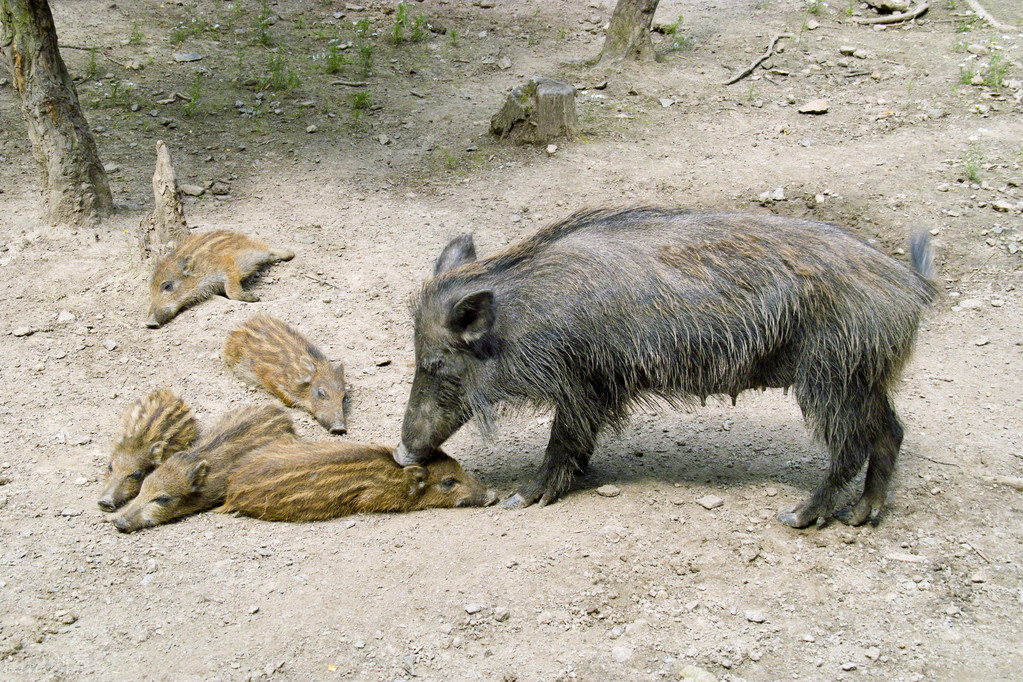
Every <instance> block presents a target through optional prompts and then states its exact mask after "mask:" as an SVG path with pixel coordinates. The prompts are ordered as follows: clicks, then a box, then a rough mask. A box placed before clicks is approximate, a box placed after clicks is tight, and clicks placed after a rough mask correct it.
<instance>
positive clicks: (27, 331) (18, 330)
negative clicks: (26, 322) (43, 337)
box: [11, 327, 36, 336]
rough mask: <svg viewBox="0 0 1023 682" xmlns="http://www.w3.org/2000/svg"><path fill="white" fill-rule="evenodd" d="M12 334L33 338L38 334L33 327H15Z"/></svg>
mask: <svg viewBox="0 0 1023 682" xmlns="http://www.w3.org/2000/svg"><path fill="white" fill-rule="evenodd" d="M11 333H12V334H14V335H15V336H31V335H32V334H35V333H36V330H35V329H32V327H15V328H14V330H13V331H12V332H11Z"/></svg>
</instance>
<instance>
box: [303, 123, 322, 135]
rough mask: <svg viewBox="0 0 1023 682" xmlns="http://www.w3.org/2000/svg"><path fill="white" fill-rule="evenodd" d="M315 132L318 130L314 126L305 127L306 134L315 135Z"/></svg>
mask: <svg viewBox="0 0 1023 682" xmlns="http://www.w3.org/2000/svg"><path fill="white" fill-rule="evenodd" d="M317 130H319V128H317V127H316V125H315V124H310V125H307V126H306V128H305V131H306V132H307V133H315V132H316V131H317Z"/></svg>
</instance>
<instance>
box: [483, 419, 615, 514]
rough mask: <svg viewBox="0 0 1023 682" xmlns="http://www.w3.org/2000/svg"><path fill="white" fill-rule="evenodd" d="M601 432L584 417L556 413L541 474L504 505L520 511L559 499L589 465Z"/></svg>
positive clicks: (597, 426) (510, 497)
mask: <svg viewBox="0 0 1023 682" xmlns="http://www.w3.org/2000/svg"><path fill="white" fill-rule="evenodd" d="M599 430H600V426H599V425H598V424H593V423H592V422H590V421H589V420H586V419H585V418H566V416H565V414H564V412H562V411H560V410H559V411H557V412H555V414H554V425H553V426H552V427H551V438H550V441H549V442H548V443H547V452H546V454H545V456H544V460H543V464H542V465H540V471H539V473H538V474H537V476H536V478H534V479H533V480H532V481H530V482H529V483H527V484H526V485H524V486H522V488H521V489H519V491H518V492H516V493H514V494H513V495H511V496H509V497H508V498H507V499H506V500H505V501H504V502H502V503H501V506H502V507H504V508H505V509H521V508H523V507H528V506H530V505H531V504H535V503H539V504H540V506H541V507H544V506H546V505H548V504H550V503H551V502H554V501H555V500H557V499H558V498H559V497H560V496H561V494H562V493H564V492H565V491H566V490H568V487H569V486H570V485H571V484H572V479H573V478H574V477H575V475H576V474H577V473H580V472H582V471H584V470H585V469H586V467H587V465H588V464H589V462H590V456H591V455H592V454H593V448H594V447H595V446H596V443H597V433H598V432H599Z"/></svg>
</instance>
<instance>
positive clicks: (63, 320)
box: [57, 310, 78, 324]
mask: <svg viewBox="0 0 1023 682" xmlns="http://www.w3.org/2000/svg"><path fill="white" fill-rule="evenodd" d="M77 320H78V318H77V317H75V314H74V313H73V312H71V311H70V310H61V311H60V314H58V315H57V324H71V323H72V322H76V321H77Z"/></svg>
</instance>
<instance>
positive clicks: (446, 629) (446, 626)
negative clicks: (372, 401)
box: [440, 623, 455, 635]
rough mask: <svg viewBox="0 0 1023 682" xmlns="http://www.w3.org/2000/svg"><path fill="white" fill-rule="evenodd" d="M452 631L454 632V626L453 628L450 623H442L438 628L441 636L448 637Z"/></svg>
mask: <svg viewBox="0 0 1023 682" xmlns="http://www.w3.org/2000/svg"><path fill="white" fill-rule="evenodd" d="M454 631H455V626H453V625H452V624H451V623H443V624H442V625H441V626H440V633H441V634H442V635H450V634H451V633H452V632H454Z"/></svg>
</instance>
